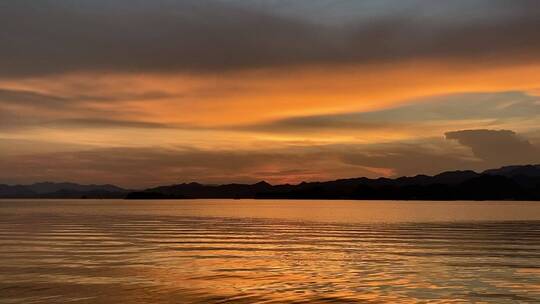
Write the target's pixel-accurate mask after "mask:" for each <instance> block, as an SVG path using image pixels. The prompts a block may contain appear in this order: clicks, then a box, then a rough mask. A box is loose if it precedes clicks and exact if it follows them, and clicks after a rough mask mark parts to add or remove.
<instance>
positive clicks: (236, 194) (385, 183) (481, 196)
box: [126, 165, 540, 200]
mask: <svg viewBox="0 0 540 304" xmlns="http://www.w3.org/2000/svg"><path fill="white" fill-rule="evenodd" d="M126 198H127V199H182V198H259V199H394V200H540V165H526V166H509V167H502V168H498V169H491V170H486V171H484V172H482V173H476V172H474V171H448V172H443V173H440V174H437V175H435V176H427V175H417V176H412V177H399V178H395V179H390V178H377V179H369V178H365V177H360V178H351V179H340V180H335V181H328V182H302V183H300V184H297V185H290V184H283V185H275V186H272V185H270V184H268V183H266V182H259V183H256V184H252V185H246V184H226V185H203V184H199V183H184V184H177V185H170V186H161V187H156V188H151V189H147V190H144V191H138V192H132V193H130V194H128V195H127V197H126Z"/></svg>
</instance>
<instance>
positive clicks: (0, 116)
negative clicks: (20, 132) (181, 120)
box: [0, 88, 178, 131]
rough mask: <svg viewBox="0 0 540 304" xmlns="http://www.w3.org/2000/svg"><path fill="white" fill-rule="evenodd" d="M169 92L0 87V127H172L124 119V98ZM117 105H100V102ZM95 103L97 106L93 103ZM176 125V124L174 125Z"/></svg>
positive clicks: (136, 97) (132, 99) (7, 128)
mask: <svg viewBox="0 0 540 304" xmlns="http://www.w3.org/2000/svg"><path fill="white" fill-rule="evenodd" d="M172 96H173V95H170V94H166V93H163V92H153V91H149V92H142V93H132V94H125V93H124V94H117V95H114V96H108V95H70V96H59V95H54V94H48V93H42V92H37V91H31V90H15V89H2V88H0V131H1V130H17V129H29V128H36V127H39V128H70V129H73V128H86V129H90V128H150V129H159V128H175V126H172V125H167V124H163V123H157V122H147V121H142V120H134V119H125V118H122V116H123V114H126V113H127V112H128V111H126V110H124V109H122V107H121V106H122V102H124V101H130V102H132V101H140V100H149V99H152V100H156V99H161V98H170V97H172ZM111 103H112V104H115V106H116V107H117V108H110V107H109V108H106V109H101V108H100V107H99V105H100V104H111ZM96 104H97V105H98V106H96ZM177 127H178V126H177Z"/></svg>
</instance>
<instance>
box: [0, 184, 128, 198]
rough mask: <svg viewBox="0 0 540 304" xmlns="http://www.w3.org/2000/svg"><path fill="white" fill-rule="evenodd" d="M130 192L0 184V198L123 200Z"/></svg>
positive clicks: (109, 188)
mask: <svg viewBox="0 0 540 304" xmlns="http://www.w3.org/2000/svg"><path fill="white" fill-rule="evenodd" d="M132 191H133V190H128V189H123V188H120V187H117V186H114V185H80V184H75V183H53V182H43V183H35V184H31V185H13V186H10V185H2V184H0V198H124V197H125V196H126V195H127V194H128V193H130V192H132Z"/></svg>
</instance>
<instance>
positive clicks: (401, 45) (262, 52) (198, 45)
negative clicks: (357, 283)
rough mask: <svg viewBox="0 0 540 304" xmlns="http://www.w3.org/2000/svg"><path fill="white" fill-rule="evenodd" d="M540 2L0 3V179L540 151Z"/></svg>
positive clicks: (434, 166) (201, 176)
mask: <svg viewBox="0 0 540 304" xmlns="http://www.w3.org/2000/svg"><path fill="white" fill-rule="evenodd" d="M539 29H540V3H539V2H538V1H536V0H512V1H507V0H452V1H443V0H440V1H438V0H333V1H331V0H296V1H293V0H289V1H287V0H251V1H247V0H245V1H241V0H221V1H220V0H215V1H211V0H186V1H172V0H147V1H143V0H110V1H105V0H87V1H84V0H79V1H75V0H40V1H36V0H16V1H2V3H0V183H7V184H19V183H32V182H40V181H72V182H79V183H100V184H102V183H113V184H117V185H120V186H124V187H150V186H155V185H160V184H173V183H181V182H191V181H199V182H203V183H228V182H243V183H252V182H257V181H260V180H266V181H268V182H270V183H274V184H275V183H297V182H301V181H313V180H331V179H337V178H348V177H358V176H367V177H379V176H387V177H395V176H401V175H416V174H435V173H438V172H441V171H445V170H463V169H472V170H483V169H487V168H493V167H499V166H503V165H514V164H530V163H540V30H539Z"/></svg>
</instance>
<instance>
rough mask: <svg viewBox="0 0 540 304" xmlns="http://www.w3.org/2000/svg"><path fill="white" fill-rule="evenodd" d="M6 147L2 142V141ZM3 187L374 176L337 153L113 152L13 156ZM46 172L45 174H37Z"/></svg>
mask: <svg viewBox="0 0 540 304" xmlns="http://www.w3.org/2000/svg"><path fill="white" fill-rule="evenodd" d="M0 143H1V141H0ZM0 166H1V167H2V168H3V170H2V171H1V172H0V183H2V182H4V183H29V182H35V181H45V180H53V181H62V180H70V181H75V182H82V183H95V182H98V181H99V182H107V183H115V184H119V185H125V186H129V187H148V186H152V185H159V184H170V183H180V182H190V181H199V182H203V183H226V182H246V183H251V182H257V181H260V180H262V179H264V180H267V181H269V182H273V183H282V182H300V181H303V180H325V179H336V178H340V177H347V176H350V177H352V176H359V175H368V176H375V174H374V172H372V171H369V170H367V169H365V168H363V167H358V166H351V165H347V164H344V163H342V162H340V161H339V159H338V158H337V157H336V156H335V152H333V151H331V150H326V149H324V150H322V151H321V150H319V151H315V150H310V149H306V150H303V151H299V150H295V151H291V150H290V151H285V150H272V151H232V150H221V151H208V150H199V149H192V148H184V149H164V148H152V147H148V148H107V149H93V150H85V151H67V152H52V153H38V154H31V155H30V154H27V155H8V156H6V157H3V158H1V159H0ZM36 168H40V170H36Z"/></svg>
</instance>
